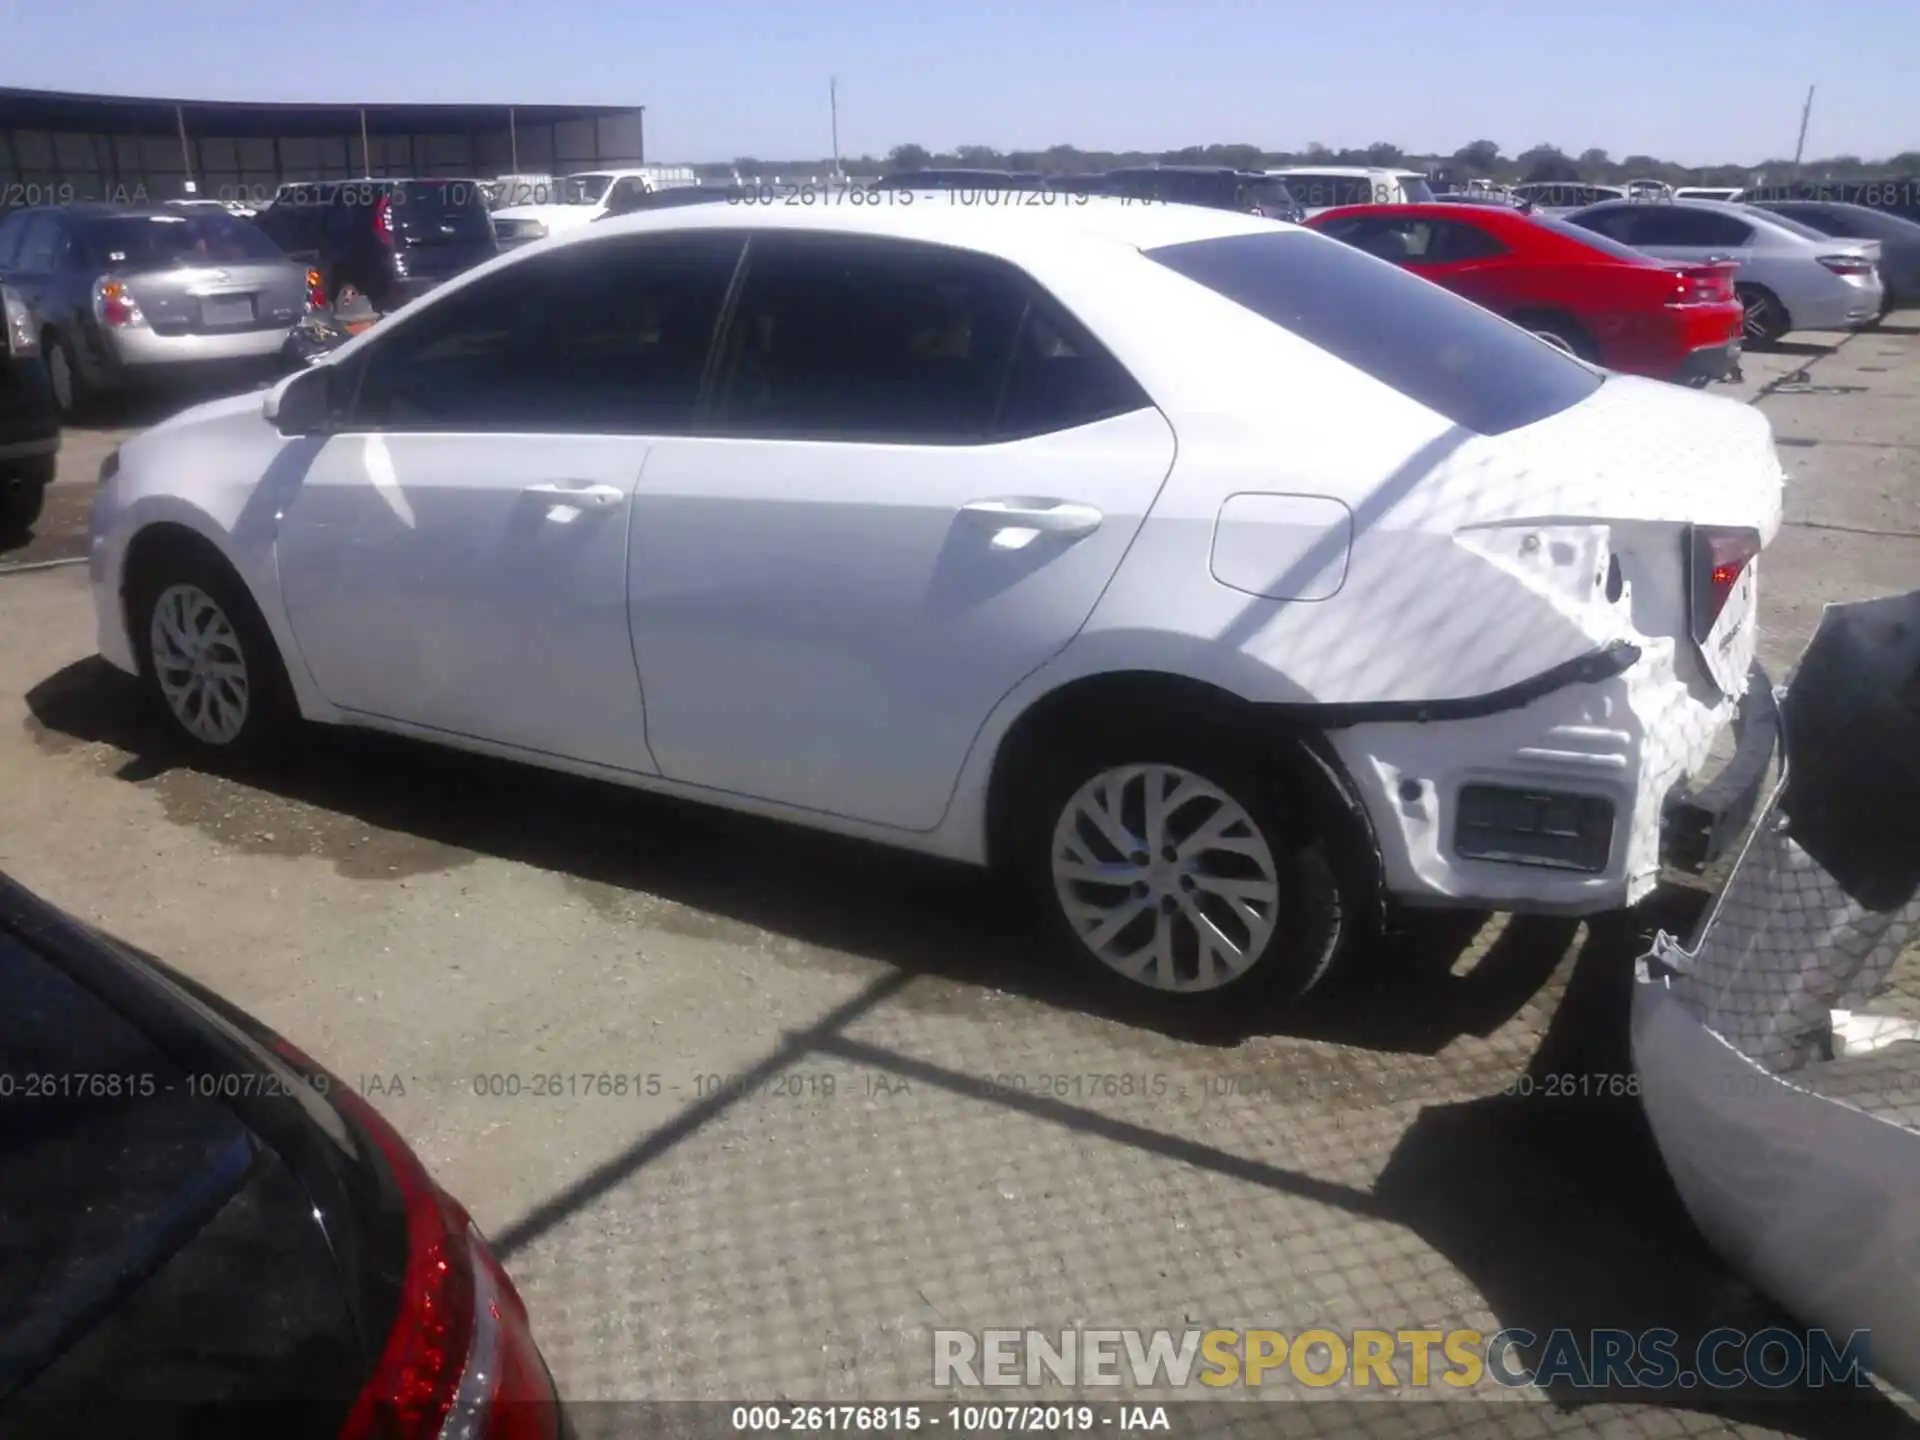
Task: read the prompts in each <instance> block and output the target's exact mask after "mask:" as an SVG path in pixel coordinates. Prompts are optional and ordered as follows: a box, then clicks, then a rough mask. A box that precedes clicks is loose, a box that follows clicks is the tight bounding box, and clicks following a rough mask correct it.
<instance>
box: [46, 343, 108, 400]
mask: <svg viewBox="0 0 1920 1440" xmlns="http://www.w3.org/2000/svg"><path fill="white" fill-rule="evenodd" d="M40 352H41V354H43V355H45V356H46V360H47V378H48V379H49V380H51V381H52V382H53V404H54V408H55V409H56V410H58V411H59V412H60V418H61V419H62V420H78V419H80V418H82V417H83V416H85V414H86V413H87V411H88V410H90V409H92V408H93V403H94V401H95V399H97V398H98V397H97V394H96V392H95V390H94V388H93V386H92V385H91V384H90V383H88V380H87V377H86V376H85V375H84V374H83V373H81V370H80V366H79V363H78V362H77V361H75V359H74V358H73V351H72V350H70V349H68V348H67V342H66V341H64V340H62V339H61V338H60V334H59V332H58V331H56V330H49V331H47V333H46V334H45V335H44V336H42V337H41V340H40Z"/></svg>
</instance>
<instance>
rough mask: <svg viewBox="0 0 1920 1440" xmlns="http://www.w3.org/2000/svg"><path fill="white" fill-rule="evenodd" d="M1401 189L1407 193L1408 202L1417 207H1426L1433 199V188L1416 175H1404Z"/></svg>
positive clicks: (1401, 179)
mask: <svg viewBox="0 0 1920 1440" xmlns="http://www.w3.org/2000/svg"><path fill="white" fill-rule="evenodd" d="M1400 189H1401V190H1402V192H1404V193H1405V195H1406V197H1407V199H1408V201H1409V202H1411V203H1412V204H1415V205H1425V204H1426V203H1427V202H1428V201H1430V200H1432V199H1433V187H1432V186H1431V185H1429V184H1427V182H1426V181H1425V180H1423V179H1421V178H1419V177H1418V176H1415V175H1402V176H1401V177H1400Z"/></svg>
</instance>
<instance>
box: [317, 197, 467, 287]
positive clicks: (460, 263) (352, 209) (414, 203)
mask: <svg viewBox="0 0 1920 1440" xmlns="http://www.w3.org/2000/svg"><path fill="white" fill-rule="evenodd" d="M499 253H500V241H499V238H498V236H497V235H496V234H495V232H494V228H493V213H492V212H491V211H490V210H489V209H488V208H487V196H486V191H485V190H484V189H483V188H482V187H481V185H480V183H479V182H478V181H477V180H343V181H342V182H340V185H339V188H337V189H336V190H335V191H334V192H333V197H332V199H331V200H330V201H329V202H328V204H327V218H326V223H325V226H324V227H323V230H322V233H321V237H320V252H319V262H318V265H319V270H320V274H321V277H322V284H323V285H324V287H325V289H326V293H327V294H328V296H330V297H331V298H332V299H333V300H334V301H335V302H341V301H347V302H351V301H352V299H353V298H354V296H355V294H356V293H357V294H359V295H364V296H365V297H366V298H367V300H369V301H370V302H372V304H373V307H374V309H375V310H377V311H379V312H380V313H381V314H386V313H387V312H388V311H391V310H397V309H399V308H400V307H401V306H402V305H404V304H406V303H407V301H409V300H412V299H414V298H416V297H418V296H420V295H424V294H425V293H426V292H427V291H429V290H431V289H433V287H434V286H436V285H438V284H440V283H441V282H442V281H445V280H451V279H452V278H453V277H454V276H455V275H458V274H460V273H461V272H462V271H464V270H470V269H472V268H473V267H474V266H475V265H479V264H481V263H483V262H485V261H487V260H491V259H492V258H493V257H494V256H496V255H498V254H499Z"/></svg>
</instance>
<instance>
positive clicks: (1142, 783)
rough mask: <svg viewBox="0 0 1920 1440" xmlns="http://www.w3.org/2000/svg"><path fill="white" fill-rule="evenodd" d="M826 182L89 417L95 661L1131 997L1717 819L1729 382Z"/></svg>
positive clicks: (1158, 232) (630, 229)
mask: <svg viewBox="0 0 1920 1440" xmlns="http://www.w3.org/2000/svg"><path fill="white" fill-rule="evenodd" d="M860 200H861V203H858V204H856V203H853V202H852V201H851V200H847V201H845V202H844V203H837V204H833V205H823V206H814V207H803V206H798V205H786V204H775V205H768V206H762V205H755V204H742V205H725V206H720V205H715V206H694V207H688V208H685V209H676V210H668V211H660V212H655V213H650V214H649V213H642V214H638V215H633V216H629V217H625V218H621V219H616V220H611V221H608V222H607V223H605V224H601V225H595V226H592V227H589V230H588V233H585V234H581V235H576V236H568V237H557V238H555V239H552V240H549V241H544V242H541V243H538V244H536V245H533V246H530V247H528V248H526V249H524V250H520V251H517V252H515V253H513V254H511V255H507V256H503V257H501V258H500V259H498V260H496V261H493V262H490V263H488V264H487V265H484V266H482V267H480V268H479V269H477V270H475V271H472V272H470V273H469V274H467V275H465V276H462V277H460V278H459V279H458V280H455V281H453V282H451V283H449V284H447V285H446V286H444V287H442V288H441V289H439V290H437V291H435V292H434V293H433V294H431V295H430V296H428V297H426V298H424V299H423V300H421V301H420V302H418V303H417V304H415V305H412V306H409V307H408V308H407V309H406V310H405V311H403V312H402V313H400V314H398V315H395V316H393V317H392V318H390V319H389V320H387V321H386V322H385V323H384V324H382V325H379V326H377V327H375V328H374V329H372V330H370V331H368V332H366V333H365V334H363V335H361V336H359V337H357V338H356V339H355V340H353V341H352V342H350V343H348V344H347V345H345V346H343V347H342V348H341V349H339V350H338V351H336V352H334V353H333V354H332V355H331V356H329V357H328V358H327V359H326V360H325V361H323V362H322V363H320V364H319V365H317V366H316V367H314V368H313V369H310V370H308V371H305V372H303V373H301V374H299V375H297V376H295V377H293V378H292V379H290V380H288V381H285V382H283V383H281V384H280V385H278V386H277V387H275V388H274V389H273V390H271V391H269V392H267V394H266V395H265V396H264V399H263V397H262V396H261V395H259V394H253V395H243V396H237V397H235V398H233V399H229V400H221V401H216V402H214V403H212V404H208V405H202V406H200V407H198V408H196V409H193V410H189V411H187V412H185V413H183V414H181V415H179V416H177V417H175V418H174V419H172V420H169V421H167V422H166V423H164V424H162V425H159V426H157V427H156V428H154V429H152V430H149V431H147V432H146V433H144V434H142V435H140V436H139V437H137V438H135V439H133V440H131V441H129V442H128V443H127V444H126V445H125V446H124V448H123V449H122V450H121V451H120V452H119V454H118V456H117V458H116V459H114V460H111V461H109V463H108V465H107V466H106V467H105V469H104V471H103V477H102V488H101V490H100V493H99V498H98V502H97V505H96V508H95V511H94V517H93V530H92V578H93V586H94V592H95V596H96V600H97V605H98V611H99V643H100V649H101V652H102V654H103V655H105V656H106V658H107V659H108V660H110V661H111V662H112V663H113V664H115V665H117V666H119V667H120V668H121V669H123V670H126V671H128V672H130V673H132V674H136V675H138V676H140V677H142V679H143V680H144V682H145V684H146V686H147V687H148V688H149V690H150V692H151V694H152V696H153V697H154V699H155V700H157V701H158V702H160V705H159V708H160V711H161V713H162V714H164V715H165V716H167V717H169V721H170V723H171V725H173V726H174V727H176V728H177V730H178V731H179V733H180V734H181V735H182V736H184V737H186V739H188V740H189V741H191V742H193V743H194V744H196V745H198V746H201V747H204V748H205V749H206V750H209V751H214V752H227V753H233V752H239V751H245V750H249V749H253V748H256V747H259V746H263V745H269V744H271V743H273V742H275V741H277V740H281V739H283V738H285V737H286V736H288V735H290V734H294V733H297V730H298V722H299V721H300V720H301V719H302V718H303V717H304V719H305V720H306V721H310V722H320V723H324V724H333V725H357V726H367V727H372V728H376V729H381V730H387V731H394V732H398V733H401V734H405V735H411V736H415V737H419V738H423V739H427V740H431V741H434V742H437V743H440V744H446V745H453V746H459V747H462V748H465V749H470V750H476V751H482V752H486V753H490V754H494V755H502V756H508V757H512V758H515V759H519V760H523V761H527V762H529V763H532V764H536V765H543V766H548V767H552V768H555V769H559V770H566V771H572V772H576V773H579V774H585V775H592V776H599V777H602V778H605V779H608V780H612V781H615V782H618V783H622V784H627V785H633V786H638V787H641V788H643V789H650V790H657V791H661V792H665V793H668V794H674V795H681V796H690V797H694V798H698V799H703V800H707V801H710V802H712V803H715V804H719V805H725V806H730V807H733V808H735V809H739V810H745V811H751V812H754V813H757V814H761V815H766V816H774V817H779V818H781V819H785V820H788V821H792V822H796V823H799V824H802V825H808V826H814V827H818V828H820V829H823V830H831V831H837V832H841V833H844V834H848V835H855V836H862V837H865V838H867V839H870V840H876V841H879V842H882V843H884V844H889V845H895V846H900V847H903V848H907V849H912V850H918V851H923V852H927V853H929V854H934V855H939V856H945V857H949V858H953V859H958V860H962V861H968V862H973V863H976V864H982V865H986V864H999V863H1001V862H1006V863H1008V864H1009V865H1010V866H1014V867H1018V868H1019V869H1022V870H1024V871H1025V872H1026V873H1027V874H1028V876H1029V877H1030V878H1031V879H1032V880H1033V881H1034V882H1035V883H1036V884H1037V886H1038V889H1039V891H1040V893H1041V894H1042V895H1043V896H1044V897H1046V903H1047V905H1048V909H1049V913H1050V915H1051V916H1052V918H1053V921H1054V922H1055V924H1056V926H1057V928H1058V931H1059V932H1060V938H1061V941H1062V948H1063V950H1065V951H1066V952H1068V953H1071V954H1072V955H1075V956H1077V957H1079V958H1080V959H1082V960H1084V961H1086V962H1088V965H1089V969H1090V971H1091V973H1093V974H1095V975H1099V976H1103V977H1106V978H1107V979H1109V980H1112V981H1115V982H1117V983H1118V984H1120V985H1121V986H1122V987H1123V988H1125V987H1128V986H1131V987H1135V988H1144V989H1147V990H1151V991H1156V992H1160V993H1161V994H1162V995H1164V996H1167V997H1169V998H1170V999H1171V1000H1172V1001H1173V1002H1174V1003H1205V1002H1211V1001H1217V1000H1220V999H1222V998H1230V999H1234V1000H1238V999H1240V998H1242V997H1244V996H1245V995H1246V994H1247V993H1248V992H1249V990H1250V989H1252V988H1254V987H1256V986H1258V987H1262V988H1264V987H1267V986H1272V987H1275V989H1277V990H1278V991H1280V992H1282V993H1286V994H1299V993H1301V992H1304V991H1305V990H1307V989H1308V988H1310V987H1311V986H1313V985H1314V984H1316V983H1318V982H1319V981H1320V980H1322V979H1323V978H1324V977H1325V976H1326V975H1327V974H1328V973H1330V971H1331V969H1332V967H1333V964H1334V962H1335V960H1336V959H1337V958H1338V957H1339V956H1340V955H1342V954H1343V953H1345V952H1346V951H1347V950H1349V949H1351V948H1352V947H1353V942H1354V941H1355V939H1356V937H1362V936H1364V935H1366V934H1367V933H1368V932H1369V930H1370V928H1371V926H1372V925H1373V924H1374V923H1375V922H1376V921H1377V920H1378V918H1379V917H1380V915H1381V914H1382V913H1384V911H1385V910H1386V908H1387V905H1388V903H1389V902H1402V903H1407V904H1416V905H1420V904H1424V905H1454V906H1469V907H1478V908H1493V909H1512V910H1537V911H1554V912H1559V913H1568V914H1579V913H1588V912H1593V911H1599V910H1605V909H1610V908H1613V907H1618V906H1621V905H1624V904H1628V903H1631V902H1633V901H1635V900H1637V899H1639V898H1640V897H1641V896H1642V895H1644V894H1645V893H1647V891H1649V890H1650V889H1651V888H1652V887H1653V885H1654V883H1655V881H1656V878H1657V874H1658V871H1659V868H1660V865H1661V861H1662V853H1663V846H1662V842H1663V836H1664V837H1665V838H1666V840H1667V841H1668V842H1669V844H1668V849H1669V851H1670V852H1675V853H1677V850H1687V849H1689V848H1691V849H1692V850H1694V851H1705V850H1710V849H1713V848H1715V847H1714V846H1713V845H1709V843H1708V841H1709V839H1710V838H1712V837H1711V836H1710V835H1709V833H1708V832H1709V830H1710V829H1713V828H1714V826H1713V822H1714V821H1716V820H1722V821H1724V820H1728V819H1729V818H1732V819H1738V818H1739V815H1738V812H1739V811H1740V810H1741V809H1742V808H1743V807H1744V806H1745V805H1746V804H1747V803H1749V800H1750V797H1748V796H1746V795H1744V794H1742V795H1736V796H1732V797H1731V798H1730V797H1729V795H1728V793H1727V787H1726V786H1725V785H1721V786H1718V787H1716V788H1715V789H1713V790H1711V791H1708V792H1702V793H1699V794H1696V793H1694V792H1693V791H1692V790H1690V789H1689V782H1690V780H1691V779H1692V778H1693V777H1696V776H1698V775H1699V774H1700V772H1701V770H1702V767H1703V765H1704V763H1705V761H1706V759H1707V756H1708V751H1709V748H1710V747H1711V746H1712V745H1713V742H1714V740H1715V738H1716V736H1717V735H1718V733H1719V732H1720V731H1721V730H1722V729H1723V727H1725V726H1727V725H1728V724H1729V723H1730V721H1731V720H1732V719H1733V717H1734V716H1735V713H1736V710H1737V708H1738V707H1739V704H1740V702H1741V699H1742V696H1743V695H1744V694H1747V693H1749V691H1752V692H1753V693H1767V694H1770V691H1768V689H1767V687H1766V685H1765V683H1764V679H1763V678H1759V677H1757V672H1755V674H1756V679H1755V681H1754V683H1753V684H1752V685H1751V686H1750V685H1749V667H1750V665H1751V662H1752V659H1753V654H1754V635H1755V628H1756V614H1755V609H1754V605H1755V590H1754V587H1755V573H1756V569H1757V566H1756V563H1755V562H1756V558H1757V556H1758V555H1759V553H1760V551H1761V549H1762V547H1763V546H1764V545H1765V544H1766V543H1767V542H1768V541H1769V540H1771V538H1772V537H1773V535H1774V533H1775V532H1776V530H1777V528H1778V526H1779V524H1780V511H1781V488H1782V473H1781V469H1780V464H1779V461H1778V458H1777V456H1776V454H1775V452H1774V447H1773V441H1772V433H1771V431H1770V429H1769V427H1768V424H1767V422H1766V420H1765V419H1764V418H1763V417H1762V416H1761V415H1760V414H1759V413H1758V412H1756V411H1754V410H1752V409H1749V408H1747V407H1744V406H1741V405H1738V404H1735V403H1733V402H1731V401H1727V400H1722V399H1717V398H1711V397H1707V396H1702V395H1699V394H1695V393H1693V392H1690V391H1685V390H1681V389H1677V388H1675V387H1672V386H1668V385H1662V384H1658V383H1655V382H1652V381H1644V380H1638V379H1633V378H1629V377H1623V376H1615V375H1610V374H1607V373H1606V372H1603V371H1599V370H1596V369H1593V368H1591V367H1589V366H1587V365H1585V364H1583V363H1581V362H1580V361H1578V360H1575V359H1573V358H1571V357H1569V356H1567V355H1565V354H1563V353H1561V352H1560V351H1558V350H1555V349H1554V348H1552V347H1551V346H1548V345H1546V344H1545V343H1543V342H1541V341H1539V340H1536V339H1535V338H1533V337H1532V336H1531V335H1529V334H1527V333H1526V332H1525V331H1523V330H1520V329H1518V328H1517V327H1515V326H1513V325H1510V324H1508V323H1507V322H1505V321H1503V320H1500V319H1497V318H1496V317H1494V316H1493V315H1491V314H1490V313H1488V312H1487V311H1485V310H1482V309H1480V308H1479V307H1478V306H1476V305H1473V304H1472V303H1470V302H1468V301H1465V300H1461V299H1458V298H1457V297H1455V296H1453V295H1451V294H1449V293H1448V292H1446V291H1444V290H1441V289H1439V288H1438V287H1436V286H1434V285H1431V284H1429V283H1427V282H1426V281H1424V280H1420V279H1417V278H1415V277H1413V276H1410V275H1407V274H1405V273H1404V272H1402V271H1400V270H1398V269H1396V268H1395V267H1393V266H1391V265H1388V264H1386V263H1385V262H1383V261H1379V260H1375V259H1373V258H1372V257H1370V256H1367V255H1365V254H1362V253H1361V252H1359V251H1357V250H1354V249H1352V248H1350V247H1348V246H1344V245H1341V244H1340V243H1338V242H1337V241H1332V240H1327V239H1325V238H1323V237H1321V236H1317V235H1314V234H1312V233H1309V232H1307V231H1304V230H1300V229H1297V228H1295V227H1292V226H1288V225H1284V224H1280V223H1277V222H1273V221H1268V220H1262V219H1260V218H1257V217H1254V216H1243V215H1236V214H1231V213H1228V212H1224V211H1215V210H1202V209H1196V208H1189V207H1185V206H1178V205H1144V206H1143V205H1139V204H1127V203H1124V202H1120V201H1113V200H1104V199H1092V200H1089V199H1088V198H1087V197H1084V196H1047V195H1038V196H1017V197H1016V196H1009V197H1006V203H1005V204H1004V205H1001V204H986V203H981V202H980V197H977V196H976V197H958V196H947V195H929V194H915V193H914V192H887V193H882V194H879V195H877V196H867V195H865V194H862V195H861V197H860ZM1756 737H1757V738H1756ZM1770 743H1771V742H1770V738H1769V737H1768V736H1767V735H1766V734H1765V732H1764V727H1760V726H1754V727H1749V728H1748V730H1747V740H1746V742H1745V743H1744V744H1743V749H1744V750H1745V751H1746V756H1747V758H1750V757H1751V754H1752V747H1753V746H1754V745H1756V744H1765V745H1769V746H1770ZM1763 758H1764V757H1763ZM1757 784H1758V780H1757V778H1756V780H1755V782H1754V786H1755V787H1757ZM1733 788H1734V789H1736V790H1742V791H1744V790H1745V789H1746V788H1748V787H1739V786H1736V787H1733ZM1724 830H1725V826H1724V825H1722V826H1720V827H1718V830H1717V831H1716V832H1715V833H1716V834H1718V836H1719V838H1722V839H1723V838H1724ZM1676 847H1677V850H1676ZM1693 858H1695V859H1696V860H1697V859H1699V858H1701V857H1700V856H1699V855H1695V856H1694V857H1693Z"/></svg>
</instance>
